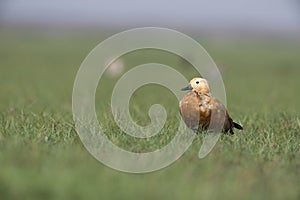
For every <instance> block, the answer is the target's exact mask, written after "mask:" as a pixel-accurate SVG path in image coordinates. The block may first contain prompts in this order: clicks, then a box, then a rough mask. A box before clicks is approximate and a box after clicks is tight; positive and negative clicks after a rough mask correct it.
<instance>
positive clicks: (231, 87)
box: [0, 28, 300, 199]
mask: <svg viewBox="0 0 300 200" xmlns="http://www.w3.org/2000/svg"><path fill="white" fill-rule="evenodd" d="M67 33H68V32H67ZM105 34H106V33H105ZM105 34H104V35H102V36H101V35H100V36H99V35H97V34H94V33H72V34H66V33H55V32H50V33H49V32H45V31H36V32H34V31H26V30H23V29H21V30H20V29H8V28H2V29H1V30H0V36H1V46H0V72H1V73H0V91H1V93H0V111H1V113H0V169H1V170H0V196H1V199H99V198H102V199H155V198H156V199H221V198H222V199H299V198H300V188H299V185H300V181H299V180H300V174H299V167H300V159H299V155H300V135H299V130H300V119H299V118H300V116H299V111H300V106H299V103H298V102H300V94H299V92H298V86H299V85H300V79H299V78H298V75H299V73H300V67H299V64H300V57H299V55H298V54H299V53H298V52H299V50H300V44H299V43H297V42H295V41H296V40H292V39H289V38H279V39H278V38H271V39H261V38H251V39H246V38H245V40H240V41H238V40H233V39H231V40H230V39H228V40H226V41H227V42H226V43H224V42H223V43H222V42H220V44H219V43H217V42H215V41H218V40H217V39H216V38H209V37H204V38H197V39H198V41H199V42H200V43H201V44H203V46H204V47H205V48H206V49H207V50H208V52H209V53H210V55H211V56H212V57H213V58H214V60H215V61H216V63H217V65H218V66H219V67H220V70H221V72H222V75H223V79H224V83H225V86H226V91H227V104H228V109H229V111H230V113H231V115H232V117H233V118H234V119H235V120H237V121H238V122H240V123H242V124H243V126H244V129H245V130H244V131H242V132H239V131H236V134H235V135H234V136H232V137H231V136H228V135H223V136H222V137H221V138H220V140H219V142H218V143H217V145H216V146H215V148H214V149H213V151H212V152H211V153H210V154H209V156H208V157H206V158H205V159H202V160H199V159H198V157H197V153H198V150H199V148H200V146H201V143H202V139H203V136H202V135H199V136H198V138H197V139H196V140H195V141H194V143H193V145H192V146H191V148H190V149H189V150H188V151H187V152H186V153H185V154H184V156H183V157H181V158H180V159H179V160H177V161H176V162H175V163H174V164H172V165H171V166H169V167H167V168H165V169H162V170H159V171H157V172H154V173H149V174H140V175H133V174H126V173H121V172H117V171H115V170H112V169H110V168H108V167H106V166H104V165H103V164H101V163H100V162H98V161H97V160H95V159H94V158H93V157H92V156H91V155H90V154H89V153H88V152H87V151H86V150H85V148H84V147H83V145H82V144H81V141H80V140H79V137H78V136H77V133H76V131H75V128H74V123H73V120H72V111H71V96H72V87H73V81H74V77H75V75H76V72H77V70H78V68H79V66H80V63H81V62H82V60H83V59H84V58H85V56H86V55H87V54H88V52H89V51H90V50H91V49H92V48H93V47H94V46H95V45H96V44H97V43H98V42H100V41H101V40H102V39H103V38H104V36H106V35H105ZM298 41H299V40H298ZM153 59H154V60H156V61H159V62H161V63H164V64H169V65H170V66H173V67H174V68H177V69H179V70H182V69H181V68H180V66H182V65H187V64H186V63H182V62H181V61H180V60H179V59H178V58H177V57H175V56H174V55H171V54H168V53H166V52H159V51H153V50H145V51H139V52H134V53H132V54H128V55H126V56H125V57H124V60H125V61H126V62H125V63H126V70H128V69H129V68H131V67H133V66H135V65H137V64H141V63H142V62H148V61H152V60H153ZM186 68H187V67H186ZM181 72H182V73H184V75H185V76H186V77H187V78H191V77H193V76H195V71H193V70H190V69H188V70H182V71H181ZM117 79H118V77H116V78H113V79H111V78H109V77H105V78H104V79H103V80H101V81H100V84H99V87H98V89H97V96H96V109H97V114H98V118H99V121H100V122H101V125H102V126H103V127H104V128H105V130H106V134H107V135H108V136H109V138H110V139H111V140H112V141H113V142H114V143H116V144H118V145H120V146H122V147H123V148H125V149H128V150H133V151H149V150H153V149H155V148H157V147H160V146H163V145H165V144H167V143H168V141H169V140H170V139H171V138H172V133H173V131H174V130H176V128H177V122H178V110H177V105H178V102H177V101H176V99H175V97H174V96H173V95H172V94H171V93H170V92H168V91H167V90H166V89H165V88H162V87H159V86H144V87H142V88H140V89H139V90H138V91H137V92H136V93H135V96H134V98H132V101H131V107H130V109H131V111H132V117H133V119H135V120H137V121H138V123H140V124H142V125H145V124H147V123H149V118H148V116H147V115H145V111H147V110H148V109H149V106H150V105H152V104H153V103H161V104H163V105H165V107H166V110H167V112H168V114H169V115H168V119H167V123H166V125H165V127H164V129H163V130H162V131H161V132H160V134H158V135H157V136H155V137H154V138H153V139H149V140H146V141H144V140H141V139H133V138H130V137H128V136H126V134H124V133H122V132H120V130H119V128H118V127H117V125H116V124H115V123H114V121H113V119H112V116H111V114H110V112H109V107H108V105H109V99H108V98H105V99H103V98H102V97H103V96H106V97H109V95H110V93H111V89H112V87H113V85H114V83H115V82H116V81H117ZM104 86H105V87H104ZM153 91H155V94H159V95H153ZM160 94H163V95H164V98H161V95H160Z"/></svg>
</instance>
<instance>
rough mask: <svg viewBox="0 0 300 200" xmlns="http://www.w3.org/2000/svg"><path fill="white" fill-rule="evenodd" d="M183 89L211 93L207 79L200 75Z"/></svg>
mask: <svg viewBox="0 0 300 200" xmlns="http://www.w3.org/2000/svg"><path fill="white" fill-rule="evenodd" d="M181 90H193V91H195V92H199V93H202V94H206V95H209V94H210V89H209V85H208V82H207V80H206V79H204V78H198V77H197V78H193V79H192V80H191V81H190V84H189V85H188V86H187V87H185V88H182V89H181Z"/></svg>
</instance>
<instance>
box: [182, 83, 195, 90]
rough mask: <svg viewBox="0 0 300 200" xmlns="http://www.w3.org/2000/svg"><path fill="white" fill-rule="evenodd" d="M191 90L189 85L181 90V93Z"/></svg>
mask: <svg viewBox="0 0 300 200" xmlns="http://www.w3.org/2000/svg"><path fill="white" fill-rule="evenodd" d="M192 89H193V88H192V86H191V84H189V85H188V86H186V87H184V88H182V89H181V91H186V90H192Z"/></svg>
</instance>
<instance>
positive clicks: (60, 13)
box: [0, 0, 300, 30]
mask: <svg viewBox="0 0 300 200" xmlns="http://www.w3.org/2000/svg"><path fill="white" fill-rule="evenodd" d="M0 1H2V5H0V6H1V9H0V12H1V14H0V17H1V18H2V22H5V23H25V24H26V23H27V24H28V23H30V24H39V25H42V24H49V23H51V24H59V25H63V24H66V25H68V24H72V25H76V24H77V25H80V24H83V25H106V26H127V25H139V26H168V27H170V26H182V27H192V28H195V29H197V28H203V27H213V28H218V27H220V28H226V27H235V28H249V27H250V28H256V29H271V30H300V13H299V12H300V6H299V5H297V0H226V1H225V0H209V1H202V0H187V1H184V0H181V1H179V0H172V1H171V0H169V1H163V0H147V1H144V0H123V1H116V0H110V1H102V0H100V1H99V0H0ZM3 1H4V2H3Z"/></svg>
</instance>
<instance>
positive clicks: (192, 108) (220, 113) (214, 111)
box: [179, 77, 243, 135]
mask: <svg viewBox="0 0 300 200" xmlns="http://www.w3.org/2000/svg"><path fill="white" fill-rule="evenodd" d="M181 90H182V91H189V92H188V93H186V94H185V95H184V97H183V99H182V100H181V101H180V102H179V108H180V114H181V116H182V118H183V121H184V122H185V124H186V125H187V127H188V128H190V129H192V130H194V131H195V132H197V131H198V130H199V129H202V130H209V129H214V128H215V127H220V126H222V127H221V128H222V132H224V133H228V132H229V133H230V134H232V135H233V134H234V131H233V129H234V128H236V129H239V130H243V127H242V126H241V125H239V124H238V123H236V122H234V121H233V120H232V118H231V117H230V116H229V113H228V111H227V110H226V107H225V106H224V105H223V104H222V102H221V101H220V100H218V99H216V98H214V97H212V94H211V91H210V87H209V84H208V82H207V80H206V79H204V78H199V77H196V78H193V79H192V80H191V81H190V84H189V85H188V86H186V87H184V88H182V89H181ZM221 123H222V124H221Z"/></svg>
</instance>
